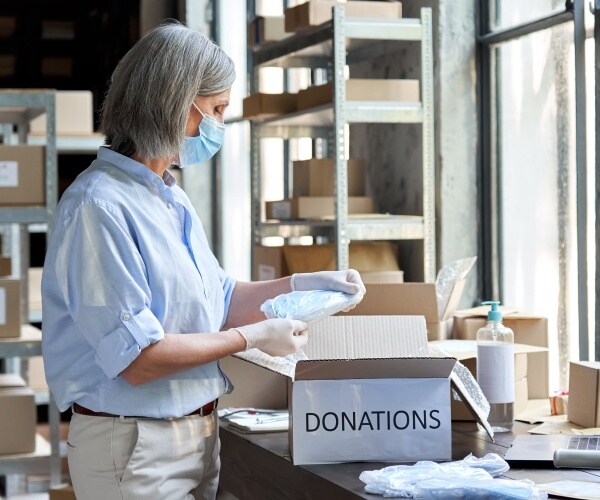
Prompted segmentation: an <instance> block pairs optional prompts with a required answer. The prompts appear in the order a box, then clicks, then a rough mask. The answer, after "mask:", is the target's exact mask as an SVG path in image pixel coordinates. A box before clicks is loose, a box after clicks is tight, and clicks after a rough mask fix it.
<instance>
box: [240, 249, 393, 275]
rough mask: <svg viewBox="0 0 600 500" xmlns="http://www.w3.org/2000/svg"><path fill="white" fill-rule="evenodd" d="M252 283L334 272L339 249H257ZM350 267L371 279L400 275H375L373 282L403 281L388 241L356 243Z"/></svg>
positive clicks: (350, 254)
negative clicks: (292, 275)
mask: <svg viewBox="0 0 600 500" xmlns="http://www.w3.org/2000/svg"><path fill="white" fill-rule="evenodd" d="M252 252H253V255H252V260H253V266H252V279H253V280H254V281H264V280H270V279H276V278H281V277H283V276H290V275H291V274H293V273H310V272H314V271H333V270H335V269H336V265H335V262H336V260H335V259H336V257H335V246H334V245H333V244H331V243H327V244H322V245H284V246H278V247H267V246H258V245H257V246H254V248H253V250H252ZM349 257H350V267H351V268H352V269H356V270H358V271H359V272H361V273H362V274H363V275H364V276H363V278H367V280H368V279H369V277H368V274H369V272H379V271H384V272H385V271H396V272H395V273H391V274H389V275H387V277H386V276H385V275H373V276H372V278H371V279H375V280H377V279H379V280H396V281H398V280H400V281H402V272H401V271H399V270H398V260H397V258H396V252H395V249H394V246H393V245H392V244H391V243H390V242H388V241H370V242H354V243H350V246H349Z"/></svg>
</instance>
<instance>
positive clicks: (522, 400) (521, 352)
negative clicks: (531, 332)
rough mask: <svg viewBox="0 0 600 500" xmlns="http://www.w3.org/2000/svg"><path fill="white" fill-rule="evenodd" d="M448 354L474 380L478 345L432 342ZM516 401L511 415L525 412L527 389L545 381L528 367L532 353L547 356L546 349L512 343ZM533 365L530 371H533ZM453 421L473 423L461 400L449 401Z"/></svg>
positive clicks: (467, 341)
mask: <svg viewBox="0 0 600 500" xmlns="http://www.w3.org/2000/svg"><path fill="white" fill-rule="evenodd" d="M432 345H434V346H437V347H438V348H440V349H442V350H443V351H444V352H447V353H448V354H449V355H451V356H454V357H455V358H456V359H457V360H458V361H460V362H461V363H462V364H463V365H465V366H466V367H467V368H468V370H469V371H470V372H471V374H472V375H473V376H474V377H477V344H476V342H475V341H472V340H442V341H436V342H432ZM514 350H515V401H514V406H513V410H514V414H515V415H516V414H518V413H520V412H521V411H523V410H524V409H525V407H526V406H527V401H528V400H529V397H530V396H529V394H530V391H529V386H530V385H531V387H532V388H533V390H534V391H535V390H536V388H537V387H540V386H542V385H543V384H544V383H545V384H546V390H547V384H548V381H547V380H546V379H545V378H544V374H543V373H541V372H540V371H539V370H536V369H530V368H529V361H528V360H529V358H530V356H533V355H534V354H538V353H547V352H548V349H547V348H546V347H537V346H531V345H525V344H515V345H514ZM535 366H536V365H535V364H534V365H533V367H532V368H535ZM452 420H474V418H473V415H472V413H471V412H470V411H469V409H468V407H466V405H464V404H463V402H462V401H458V400H455V399H453V400H452Z"/></svg>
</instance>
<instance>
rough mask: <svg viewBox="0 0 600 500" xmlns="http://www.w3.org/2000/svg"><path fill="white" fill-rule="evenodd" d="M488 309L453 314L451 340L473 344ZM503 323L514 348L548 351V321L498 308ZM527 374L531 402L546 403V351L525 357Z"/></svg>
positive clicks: (467, 310) (476, 308)
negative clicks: (516, 346) (529, 375)
mask: <svg viewBox="0 0 600 500" xmlns="http://www.w3.org/2000/svg"><path fill="white" fill-rule="evenodd" d="M488 310H489V308H488V307H485V306H482V307H473V308H471V309H464V310H461V311H456V312H455V313H454V327H453V331H452V337H453V338H455V339H464V340H475V339H476V337H477V330H479V329H480V328H482V327H484V326H485V325H486V323H487V313H488ZM500 311H501V312H502V323H503V324H504V326H506V327H508V328H510V329H511V330H512V331H513V332H514V334H515V343H516V344H527V345H530V346H537V347H542V348H547V347H548V318H543V317H540V316H532V315H529V314H520V313H517V312H516V309H511V308H507V307H503V306H500ZM527 363H528V365H529V368H528V370H529V373H530V374H535V376H534V377H531V378H530V380H529V381H528V387H529V398H530V399H546V398H547V397H548V396H549V394H550V382H549V373H550V372H549V358H548V350H547V349H542V350H540V351H539V352H532V353H530V354H528V356H527Z"/></svg>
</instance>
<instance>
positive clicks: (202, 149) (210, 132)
mask: <svg viewBox="0 0 600 500" xmlns="http://www.w3.org/2000/svg"><path fill="white" fill-rule="evenodd" d="M192 105H193V106H194V107H195V108H196V109H197V110H198V112H199V113H200V114H201V115H202V121H201V122H200V126H199V127H198V131H199V132H200V134H199V135H197V136H194V137H188V136H186V137H185V139H184V142H183V145H182V146H181V149H180V150H179V167H180V168H186V167H189V166H192V165H197V164H199V163H204V162H205V161H208V160H210V159H211V158H212V157H213V156H214V155H215V154H216V153H217V151H219V149H221V144H223V137H224V135H225V124H223V123H221V122H220V121H218V120H217V119H216V118H214V117H213V116H210V115H207V114H205V113H203V112H202V111H200V109H199V108H198V106H196V103H192Z"/></svg>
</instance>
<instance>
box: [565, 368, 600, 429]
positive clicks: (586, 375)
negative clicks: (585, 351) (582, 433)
mask: <svg viewBox="0 0 600 500" xmlns="http://www.w3.org/2000/svg"><path fill="white" fill-rule="evenodd" d="M567 418H568V419H569V422H573V423H574V424H577V425H581V426H582V427H585V428H592V427H600V362H598V361H579V362H571V363H570V365H569V407H568V410H567Z"/></svg>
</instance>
